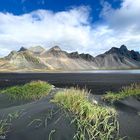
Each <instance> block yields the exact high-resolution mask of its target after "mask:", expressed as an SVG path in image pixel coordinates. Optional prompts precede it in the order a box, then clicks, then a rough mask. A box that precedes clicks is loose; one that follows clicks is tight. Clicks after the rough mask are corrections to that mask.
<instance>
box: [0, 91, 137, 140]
mask: <svg viewBox="0 0 140 140" xmlns="http://www.w3.org/2000/svg"><path fill="white" fill-rule="evenodd" d="M58 90H63V89H57V88H56V89H54V90H53V91H52V92H51V94H50V95H48V96H47V97H46V98H44V99H41V100H39V101H35V102H25V101H22V102H19V101H14V102H13V101H11V100H8V98H7V97H6V96H4V95H1V97H0V99H1V100H0V119H2V118H4V116H7V115H8V114H9V113H13V112H19V113H20V115H19V118H18V119H15V120H13V121H12V124H11V128H10V131H9V132H8V133H7V135H6V139H7V140H72V139H73V136H74V134H75V131H76V128H75V125H74V124H71V120H72V119H71V116H70V114H67V113H65V112H64V111H63V110H62V109H61V108H59V107H58V106H57V105H56V104H54V103H52V102H50V100H51V99H52V98H53V96H54V94H55V93H56V92H57V91H58ZM101 97H102V95H91V101H93V100H96V101H97V102H98V103H99V104H102V105H105V103H104V102H102V100H101ZM114 107H115V108H116V109H117V112H118V114H119V116H118V120H119V123H120V135H121V136H122V137H123V136H127V137H129V138H130V139H131V140H139V139H140V133H139V132H140V114H138V112H140V101H138V100H136V99H134V98H128V99H126V100H124V101H121V102H118V103H116V104H115V105H114ZM126 139H128V138H126Z"/></svg>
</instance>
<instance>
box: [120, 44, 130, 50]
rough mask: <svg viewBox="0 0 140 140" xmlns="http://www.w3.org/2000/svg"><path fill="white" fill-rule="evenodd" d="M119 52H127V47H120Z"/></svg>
mask: <svg viewBox="0 0 140 140" xmlns="http://www.w3.org/2000/svg"><path fill="white" fill-rule="evenodd" d="M120 50H122V51H128V49H127V47H126V46H125V45H121V46H120Z"/></svg>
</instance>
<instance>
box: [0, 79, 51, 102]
mask: <svg viewBox="0 0 140 140" xmlns="http://www.w3.org/2000/svg"><path fill="white" fill-rule="evenodd" d="M52 87H53V86H52V85H51V84H49V83H47V82H43V81H32V82H30V83H27V84H25V85H22V86H13V87H10V88H7V89H5V90H1V91H0V93H1V94H7V95H9V97H10V98H12V99H21V100H36V99H40V98H42V97H44V96H46V95H47V94H48V93H49V92H50V91H51V89H52Z"/></svg>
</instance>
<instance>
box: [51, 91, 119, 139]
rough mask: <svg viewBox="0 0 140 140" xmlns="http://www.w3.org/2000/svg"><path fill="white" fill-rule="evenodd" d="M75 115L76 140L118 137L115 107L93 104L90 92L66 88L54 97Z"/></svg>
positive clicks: (55, 100) (56, 101)
mask: <svg viewBox="0 0 140 140" xmlns="http://www.w3.org/2000/svg"><path fill="white" fill-rule="evenodd" d="M53 102H55V103H58V104H59V105H60V106H61V107H63V108H64V109H67V110H68V111H70V112H71V113H72V114H73V115H74V119H73V121H72V123H75V124H76V126H77V132H76V133H75V136H74V139H76V140H85V139H88V140H97V139H99V140H108V139H110V140H111V139H113V140H114V139H115V138H117V137H118V122H117V119H116V117H117V114H116V111H115V110H114V109H111V108H107V107H102V106H100V105H97V104H92V103H91V102H89V100H88V92H87V91H85V90H80V89H75V88H71V89H66V90H64V91H60V92H58V93H57V94H56V95H55V96H54V99H53Z"/></svg>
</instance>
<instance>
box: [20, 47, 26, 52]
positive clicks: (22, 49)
mask: <svg viewBox="0 0 140 140" xmlns="http://www.w3.org/2000/svg"><path fill="white" fill-rule="evenodd" d="M23 51H27V49H26V48H24V47H21V48H20V49H19V51H18V52H23Z"/></svg>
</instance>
